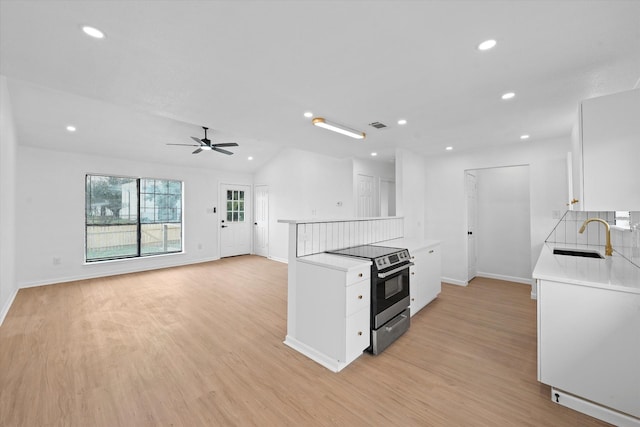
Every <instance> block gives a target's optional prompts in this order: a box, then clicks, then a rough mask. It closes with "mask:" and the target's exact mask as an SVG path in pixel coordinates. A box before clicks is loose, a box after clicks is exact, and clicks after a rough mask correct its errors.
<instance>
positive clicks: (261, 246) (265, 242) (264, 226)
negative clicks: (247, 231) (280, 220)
mask: <svg viewBox="0 0 640 427" xmlns="http://www.w3.org/2000/svg"><path fill="white" fill-rule="evenodd" d="M253 194H254V197H253V198H254V206H255V208H254V209H255V214H254V218H253V252H254V253H255V254H256V255H260V256H263V257H269V187H268V186H266V185H256V187H255V189H254V192H253Z"/></svg>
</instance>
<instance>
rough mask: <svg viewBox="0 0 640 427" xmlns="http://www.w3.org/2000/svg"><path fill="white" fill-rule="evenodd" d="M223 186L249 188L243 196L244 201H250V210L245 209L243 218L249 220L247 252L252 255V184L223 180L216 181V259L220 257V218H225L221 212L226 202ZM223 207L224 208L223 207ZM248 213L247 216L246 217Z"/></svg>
mask: <svg viewBox="0 0 640 427" xmlns="http://www.w3.org/2000/svg"><path fill="white" fill-rule="evenodd" d="M224 186H241V187H247V188H248V189H249V191H248V193H249V194H248V197H245V203H246V200H247V199H248V200H250V201H251V205H252V206H251V207H250V210H249V211H247V210H246V209H245V220H246V221H247V222H249V229H250V230H251V231H250V232H249V254H251V255H253V253H254V252H253V184H239V183H230V182H225V181H218V206H219V208H218V217H217V224H216V236H217V239H218V259H221V258H222V226H221V225H222V220H223V219H226V218H222V212H223V211H224V212H226V203H227V199H226V197H225V193H224V191H223V187H224ZM223 207H224V209H223ZM247 215H248V218H247Z"/></svg>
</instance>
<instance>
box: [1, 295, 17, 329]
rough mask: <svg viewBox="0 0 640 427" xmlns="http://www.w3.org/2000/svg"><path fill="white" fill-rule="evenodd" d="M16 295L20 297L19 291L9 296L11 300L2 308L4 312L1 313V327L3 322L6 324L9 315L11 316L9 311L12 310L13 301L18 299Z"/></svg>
mask: <svg viewBox="0 0 640 427" xmlns="http://www.w3.org/2000/svg"><path fill="white" fill-rule="evenodd" d="M16 295H18V289H16V290H14V291H13V292H12V293H11V295H9V299H8V300H7V302H6V303H5V304H4V307H2V311H0V326H2V322H4V319H5V317H7V314H9V309H10V308H11V305H12V304H13V301H14V300H15V299H16Z"/></svg>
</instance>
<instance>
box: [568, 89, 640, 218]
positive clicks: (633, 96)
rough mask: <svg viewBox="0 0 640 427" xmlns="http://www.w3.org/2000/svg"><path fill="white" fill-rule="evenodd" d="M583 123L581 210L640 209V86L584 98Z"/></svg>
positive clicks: (575, 154) (582, 108)
mask: <svg viewBox="0 0 640 427" xmlns="http://www.w3.org/2000/svg"><path fill="white" fill-rule="evenodd" d="M580 123H581V142H582V147H581V149H582V151H581V152H579V153H575V152H574V156H578V158H581V159H582V181H581V182H582V198H583V200H581V202H582V203H581V204H580V205H579V208H580V210H583V211H614V210H618V211H620V210H629V211H637V210H640V190H639V188H638V177H637V174H638V172H637V170H638V166H640V160H639V159H640V89H634V90H629V91H626V92H620V93H616V94H613V95H607V96H601V97H598V98H592V99H587V100H585V101H583V102H582V104H581V117H580ZM577 148H578V149H579V147H577Z"/></svg>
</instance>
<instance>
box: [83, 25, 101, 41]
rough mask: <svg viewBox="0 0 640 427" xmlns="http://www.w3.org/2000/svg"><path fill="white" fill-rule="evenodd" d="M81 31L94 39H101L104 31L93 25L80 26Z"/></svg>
mask: <svg viewBox="0 0 640 427" xmlns="http://www.w3.org/2000/svg"><path fill="white" fill-rule="evenodd" d="M82 31H84V33H85V34H86V35H88V36H91V37H93V38H95V39H103V38H104V33H103V32H102V31H100V30H99V29H97V28H94V27H89V26H87V25H85V26H84V27H82Z"/></svg>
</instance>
